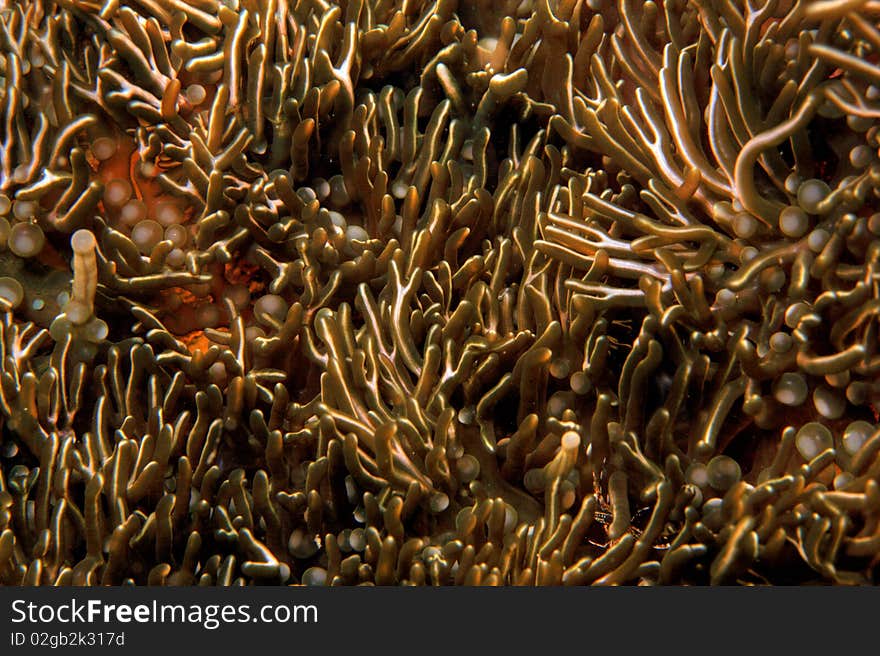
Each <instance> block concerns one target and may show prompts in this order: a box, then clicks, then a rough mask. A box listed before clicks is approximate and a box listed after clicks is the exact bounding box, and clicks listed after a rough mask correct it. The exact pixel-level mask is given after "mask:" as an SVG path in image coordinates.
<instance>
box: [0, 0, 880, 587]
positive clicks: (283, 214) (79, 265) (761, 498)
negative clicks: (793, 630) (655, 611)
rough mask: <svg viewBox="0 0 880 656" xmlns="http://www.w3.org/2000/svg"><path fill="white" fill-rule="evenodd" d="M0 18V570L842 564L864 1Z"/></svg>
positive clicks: (865, 156)
mask: <svg viewBox="0 0 880 656" xmlns="http://www.w3.org/2000/svg"><path fill="white" fill-rule="evenodd" d="M0 7H2V9H0V19H2V20H0V51H2V56H0V118H2V120H0V583H2V584H27V585H70V584H76V585H86V584H88V585H98V584H100V585H120V584H137V585H146V584H148V585H196V584H198V585H249V584H276V585H277V584H306V585H355V584H376V585H421V584H432V585H452V584H465V585H512V584H515V585H560V584H564V585H579V584H593V583H596V584H630V585H635V584H639V585H654V584H709V583H713V584H730V583H739V584H768V583H788V584H791V583H802V584H806V583H835V584H866V583H876V582H877V576H878V574H877V571H876V567H875V566H876V563H877V562H878V555H880V483H878V481H880V430H878V424H877V422H878V414H877V408H878V402H880V351H878V344H880V342H878V328H880V325H878V315H880V293H878V281H880V277H878V275H880V274H878V264H880V213H875V212H874V211H873V209H872V208H873V207H874V205H875V203H876V201H877V198H878V185H880V159H878V146H880V143H878V135H880V120H878V119H880V4H878V3H877V2H874V1H873V0H809V1H808V0H769V1H764V0H754V1H752V0H749V2H740V1H738V0H717V1H716V0H700V1H693V2H691V1H687V0H645V1H643V0H589V1H587V2H580V1H576V0H516V1H509V2H507V1H505V2H490V1H489V0H483V1H478V2H457V1H456V0H434V1H433V2H427V1H424V2H421V1H418V0H416V1H412V2H396V1H395V0H351V1H340V2H330V1H325V0H314V1H308V0H296V1H290V0H271V1H267V2H256V1H255V0H222V1H221V0H174V2H170V1H168V2H165V1H161V0H160V1H153V0H150V1H146V0H138V1H137V2H129V1H128V0H107V2H105V3H103V4H102V3H100V2H93V1H92V0H57V1H56V0H6V1H5V2H3V3H2V4H0Z"/></svg>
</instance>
